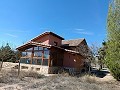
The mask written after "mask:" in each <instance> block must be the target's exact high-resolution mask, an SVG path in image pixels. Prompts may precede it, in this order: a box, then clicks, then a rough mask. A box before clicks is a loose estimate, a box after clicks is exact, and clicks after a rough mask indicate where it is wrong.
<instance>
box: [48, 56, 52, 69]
mask: <svg viewBox="0 0 120 90" xmlns="http://www.w3.org/2000/svg"><path fill="white" fill-rule="evenodd" d="M48 66H49V67H51V60H50V55H49V58H48Z"/></svg>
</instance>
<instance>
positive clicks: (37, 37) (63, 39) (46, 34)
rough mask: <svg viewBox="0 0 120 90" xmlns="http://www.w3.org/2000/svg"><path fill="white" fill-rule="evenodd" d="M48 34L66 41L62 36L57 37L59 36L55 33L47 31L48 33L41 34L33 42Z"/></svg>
mask: <svg viewBox="0 0 120 90" xmlns="http://www.w3.org/2000/svg"><path fill="white" fill-rule="evenodd" d="M48 34H51V35H53V36H55V37H57V38H60V39H61V40H64V38H63V37H61V36H59V35H57V34H55V33H53V32H49V31H47V32H44V33H42V34H40V35H39V36H37V37H35V38H33V39H32V40H31V41H34V40H36V39H38V38H39V37H42V36H44V35H48Z"/></svg>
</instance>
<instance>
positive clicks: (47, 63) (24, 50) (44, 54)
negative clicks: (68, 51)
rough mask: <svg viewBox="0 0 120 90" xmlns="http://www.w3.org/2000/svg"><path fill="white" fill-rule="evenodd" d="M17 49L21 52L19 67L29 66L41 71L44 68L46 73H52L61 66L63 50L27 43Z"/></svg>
mask: <svg viewBox="0 0 120 90" xmlns="http://www.w3.org/2000/svg"><path fill="white" fill-rule="evenodd" d="M17 49H18V50H19V51H20V52H21V58H20V63H22V64H21V65H26V64H30V65H32V67H33V66H35V65H36V66H37V67H40V68H42V69H43V67H45V69H47V70H48V71H47V72H48V73H54V72H56V69H57V68H58V67H62V66H63V56H64V55H63V50H61V49H59V48H57V47H54V46H51V45H44V44H42V43H36V42H29V43H27V44H24V45H23V46H21V47H18V48H17ZM23 63H24V64H23ZM23 67H24V66H23ZM21 69H22V68H21ZM40 71H41V70H40ZM45 71H46V70H45Z"/></svg>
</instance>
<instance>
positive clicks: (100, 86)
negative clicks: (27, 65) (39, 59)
mask: <svg viewBox="0 0 120 90" xmlns="http://www.w3.org/2000/svg"><path fill="white" fill-rule="evenodd" d="M11 67H12V66H11V65H10V68H11ZM10 68H9V69H8V67H7V68H5V67H4V68H3V69H2V71H1V72H0V90H120V82H118V81H116V80H115V79H114V78H113V77H112V76H111V75H110V74H109V73H108V74H107V75H106V76H104V77H102V78H99V77H96V76H95V75H93V76H90V75H83V76H74V77H73V76H70V75H68V74H67V73H63V74H58V75H49V76H48V75H47V76H44V75H40V74H37V73H36V72H32V71H30V72H21V74H20V76H19V77H18V75H17V71H16V70H14V69H10Z"/></svg>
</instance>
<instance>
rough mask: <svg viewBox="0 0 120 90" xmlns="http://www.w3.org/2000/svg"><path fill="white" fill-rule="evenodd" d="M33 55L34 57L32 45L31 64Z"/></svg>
mask: <svg viewBox="0 0 120 90" xmlns="http://www.w3.org/2000/svg"><path fill="white" fill-rule="evenodd" d="M33 57H34V47H33V48H32V53H31V62H30V63H31V64H32V62H33Z"/></svg>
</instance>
